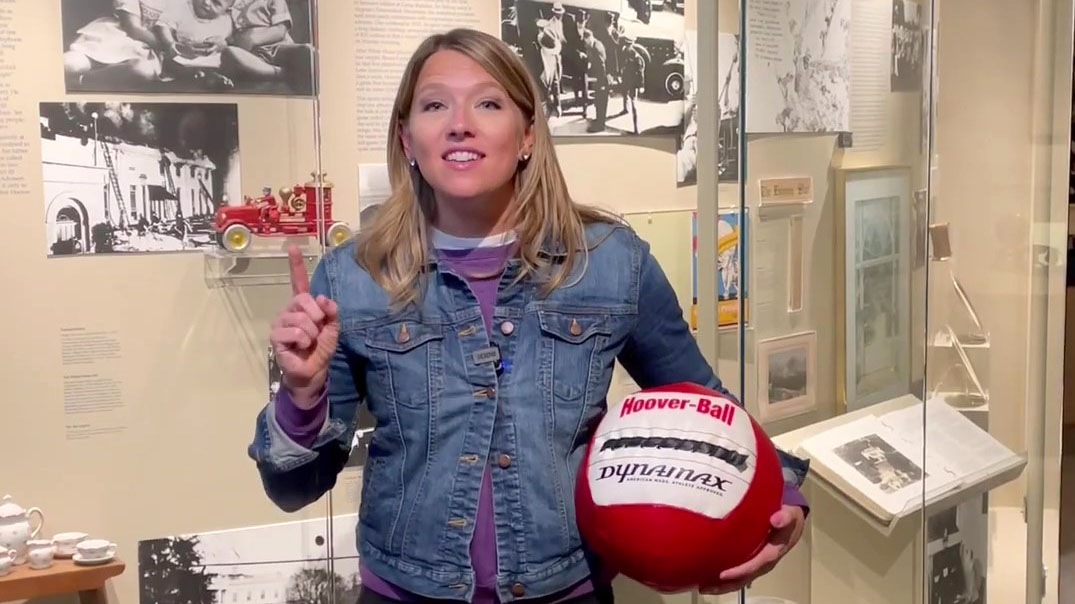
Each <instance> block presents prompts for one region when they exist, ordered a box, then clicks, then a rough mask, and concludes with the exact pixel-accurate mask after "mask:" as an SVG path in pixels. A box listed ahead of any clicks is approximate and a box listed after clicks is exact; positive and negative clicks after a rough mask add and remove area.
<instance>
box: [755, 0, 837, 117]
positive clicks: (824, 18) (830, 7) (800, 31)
mask: <svg viewBox="0 0 1075 604" xmlns="http://www.w3.org/2000/svg"><path fill="white" fill-rule="evenodd" d="M746 10H747V28H748V31H749V32H750V35H748V36H747V45H748V46H747V49H746V52H747V53H748V54H747V59H746V61H745V64H746V68H747V90H746V103H747V105H748V106H749V107H750V110H749V111H748V112H747V124H746V128H747V132H750V133H781V132H849V131H850V130H851V75H850V63H849V56H848V48H849V43H850V38H851V0H787V1H786V2H776V3H774V2H748V3H747V4H746Z"/></svg>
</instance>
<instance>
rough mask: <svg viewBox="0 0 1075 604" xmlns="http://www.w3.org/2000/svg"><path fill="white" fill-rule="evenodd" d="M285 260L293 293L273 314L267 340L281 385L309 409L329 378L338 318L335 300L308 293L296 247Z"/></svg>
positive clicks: (303, 407)
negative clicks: (273, 356) (274, 317)
mask: <svg viewBox="0 0 1075 604" xmlns="http://www.w3.org/2000/svg"><path fill="white" fill-rule="evenodd" d="M288 261H289V264H290V266H291V292H292V297H291V301H290V302H289V303H288V305H287V306H286V307H284V309H283V310H282V311H280V313H279V314H277V315H276V319H275V320H274V321H273V323H272V330H271V332H270V334H269V340H270V342H272V345H273V348H274V350H275V353H276V363H277V364H278V365H279V366H280V370H281V372H282V373H283V378H282V380H281V384H280V385H281V387H283V388H287V390H288V392H289V393H290V394H291V398H292V400H294V402H295V405H296V406H298V407H299V408H302V409H311V408H313V407H314V406H315V405H316V404H317V401H318V399H319V395H320V393H321V389H322V388H324V386H325V383H326V382H327V381H328V366H329V361H330V360H331V359H332V355H333V353H334V352H335V351H336V342H337V341H338V340H339V336H340V319H339V316H338V313H337V311H338V309H337V307H336V303H335V302H333V301H332V300H330V299H329V298H327V297H325V296H323V295H319V296H317V298H314V297H313V296H311V295H310V280H309V277H308V276H307V275H306V265H305V264H304V262H303V258H302V253H301V252H300V251H299V248H298V247H296V246H294V245H293V246H291V247H290V248H289V249H288Z"/></svg>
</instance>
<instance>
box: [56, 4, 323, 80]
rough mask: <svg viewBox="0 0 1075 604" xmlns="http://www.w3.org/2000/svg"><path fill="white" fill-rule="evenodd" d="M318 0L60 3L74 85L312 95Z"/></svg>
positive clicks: (68, 67)
mask: <svg viewBox="0 0 1075 604" xmlns="http://www.w3.org/2000/svg"><path fill="white" fill-rule="evenodd" d="M313 1H314V0H61V9H62V16H63V44H64V49H63V50H64V52H63V68H64V79H65V82H66V88H67V92H69V93H70V92H127V93H173V94H174V93H201V94H206V93H214V92H224V93H231V94H275V95H294V96H311V95H313V94H314V93H315V91H316V89H317V86H316V72H317V69H316V65H317V56H316V51H315V49H314V47H313V45H312V43H311V41H312V39H313V35H312V27H311V23H312V20H313V14H312V7H311V2H313Z"/></svg>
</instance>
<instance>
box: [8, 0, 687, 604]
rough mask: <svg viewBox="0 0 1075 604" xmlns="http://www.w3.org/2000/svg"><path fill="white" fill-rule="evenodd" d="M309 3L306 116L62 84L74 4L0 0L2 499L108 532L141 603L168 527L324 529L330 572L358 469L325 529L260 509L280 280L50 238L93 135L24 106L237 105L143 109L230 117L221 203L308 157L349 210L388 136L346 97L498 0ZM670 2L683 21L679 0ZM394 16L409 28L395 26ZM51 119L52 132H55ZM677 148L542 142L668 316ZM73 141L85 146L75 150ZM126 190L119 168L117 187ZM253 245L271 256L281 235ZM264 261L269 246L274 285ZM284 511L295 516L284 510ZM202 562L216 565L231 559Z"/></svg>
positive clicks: (292, 534)
mask: <svg viewBox="0 0 1075 604" xmlns="http://www.w3.org/2000/svg"><path fill="white" fill-rule="evenodd" d="M104 4H110V3H107V2H106V3H104ZM321 5H322V6H321V11H320V15H319V21H318V24H319V31H318V34H319V36H320V42H319V43H320V45H321V47H322V54H321V60H322V72H321V74H322V77H321V79H320V85H321V97H320V98H321V103H320V106H319V108H318V109H317V111H318V114H315V106H314V103H313V102H312V101H311V100H309V99H307V98H302V97H301V96H292V95H260V96H259V95H256V94H228V93H184V94H157V93H149V92H134V91H125V92H103V93H96V92H92V93H91V92H77V91H68V90H67V89H66V88H65V83H64V77H63V72H62V61H63V58H62V53H63V49H64V44H63V43H61V39H60V38H61V36H60V35H59V33H58V32H59V31H60V30H61V29H63V28H64V16H63V14H62V7H64V6H68V7H71V6H75V5H72V4H71V2H70V0H65V1H64V2H40V1H39V0H16V1H12V0H8V1H5V2H0V26H3V27H5V28H6V29H5V32H6V33H7V35H8V37H6V38H5V40H4V41H3V42H4V43H3V45H2V49H3V50H2V52H3V54H2V55H0V62H2V64H3V65H4V68H5V69H6V70H10V73H11V75H10V76H8V77H6V78H5V79H4V80H3V81H4V82H5V83H6V84H7V85H6V86H4V88H3V89H2V90H3V94H2V97H0V98H3V101H4V107H3V113H2V116H3V117H4V119H3V121H2V122H0V125H2V127H3V136H5V137H6V138H5V140H6V141H7V143H8V145H7V147H6V149H5V150H6V157H5V159H4V163H5V169H9V170H10V171H9V172H6V174H7V178H5V179H4V191H3V197H4V201H5V204H6V206H7V213H6V216H7V218H8V219H7V220H6V221H5V225H6V226H5V227H3V228H2V233H3V236H2V237H0V246H3V247H2V248H0V249H2V250H3V252H4V254H5V255H6V256H8V258H9V259H10V260H9V262H6V263H4V267H5V268H4V269H3V274H4V277H5V281H6V283H7V287H6V288H5V289H6V291H8V292H9V295H10V298H9V305H10V307H11V308H13V309H18V310H17V311H16V312H15V315H16V316H17V317H18V318H17V319H13V320H12V321H10V327H9V330H8V337H9V339H10V341H11V342H18V345H17V346H11V347H9V351H10V352H9V355H8V357H7V358H8V359H9V360H8V362H6V363H0V379H2V380H3V383H5V384H7V385H8V397H7V398H8V401H9V403H8V404H5V405H4V406H3V411H2V412H0V425H3V426H5V427H7V428H8V429H7V430H5V431H4V437H3V439H2V440H3V444H2V445H0V451H2V452H3V456H4V458H5V459H8V460H10V461H9V462H8V463H6V464H5V467H6V468H7V469H6V470H5V471H3V472H0V475H2V480H0V491H3V493H0V495H2V494H11V495H12V497H13V499H14V500H15V502H16V503H18V504H20V505H21V506H23V507H25V508H30V507H32V506H36V507H40V508H41V509H42V510H43V512H44V516H45V522H44V527H43V530H42V533H41V535H40V536H50V535H52V534H55V533H58V532H62V531H84V532H87V533H89V534H91V535H92V536H95V537H103V538H106V539H109V540H111V541H113V542H115V543H116V544H117V545H118V555H119V557H120V558H121V559H122V560H124V561H125V562H126V563H127V569H126V571H125V572H124V573H123V574H122V575H121V576H119V577H117V578H116V579H114V580H113V581H111V582H110V587H109V595H110V596H112V598H113V601H115V602H118V603H120V604H132V603H135V602H138V601H139V547H140V544H141V545H142V547H145V546H146V544H147V543H148V542H152V541H153V540H158V539H165V538H169V537H173V536H185V537H190V536H196V538H197V539H200V540H201V542H202V543H214V544H215V543H218V542H219V543H220V544H222V545H219V546H214V547H218V548H219V550H220V552H224V551H225V550H226V549H228V548H231V549H233V550H234V551H235V552H238V553H241V554H242V555H243V562H244V563H247V564H249V563H255V564H256V563H265V564H270V563H275V562H279V561H282V560H289V561H292V563H291V566H294V565H295V564H296V562H294V561H295V560H296V559H301V558H304V557H309V558H316V557H319V556H326V555H327V554H328V552H329V549H328V546H326V545H320V544H318V543H317V542H316V541H315V537H316V536H317V535H324V534H325V533H326V531H328V530H331V531H332V533H333V538H332V539H330V541H331V542H332V544H333V545H334V547H335V554H336V555H337V556H339V557H340V558H341V560H340V561H338V563H337V572H341V574H344V573H343V571H341V570H340V569H349V567H348V566H347V565H348V564H349V563H353V562H354V560H349V561H348V560H343V559H342V558H345V557H347V556H345V555H344V554H342V553H341V552H345V551H346V550H348V548H350V549H352V550H353V547H354V546H353V526H354V524H353V522H354V518H353V516H351V517H348V516H347V515H349V514H353V512H354V511H355V510H356V509H357V508H356V506H357V490H358V484H359V480H360V479H361V473H360V468H348V469H346V470H345V471H344V472H343V473H342V474H341V477H340V481H339V485H338V487H337V489H336V490H335V491H334V493H333V509H332V511H333V513H335V514H337V515H340V516H341V519H340V520H339V521H338V522H336V523H335V524H333V525H332V526H331V527H329V526H327V524H326V522H325V518H326V515H327V514H328V513H329V508H328V507H327V506H326V501H325V500H322V501H320V502H318V503H315V504H312V505H311V506H309V507H307V508H306V509H304V510H302V511H300V512H297V513H295V514H285V513H284V512H282V511H280V510H278V509H276V508H275V507H274V506H273V505H272V504H271V502H269V500H268V499H267V498H266V497H265V495H264V493H263V491H262V488H261V485H260V482H259V479H258V476H257V474H256V471H255V468H254V465H253V462H252V461H251V460H250V459H249V458H248V457H247V454H246V446H247V444H248V442H249V441H250V439H251V437H252V431H253V425H254V416H255V414H256V413H257V412H258V410H260V409H261V408H262V406H263V405H264V404H265V403H266V401H267V399H268V396H269V387H270V386H269V375H268V369H267V366H268V363H267V360H266V351H267V347H268V341H267V337H268V326H269V322H270V321H271V319H272V317H273V316H274V314H275V313H276V312H277V310H278V308H279V307H280V306H281V305H282V304H283V303H285V301H286V300H287V299H288V298H289V296H290V289H289V287H288V286H287V285H286V284H285V283H279V284H275V285H259V286H251V287H242V286H234V285H228V286H221V283H219V282H217V281H215V280H214V279H213V278H209V277H207V265H209V264H213V265H214V266H216V264H217V262H216V261H210V260H207V259H206V248H205V247H200V246H199V247H190V248H185V249H178V250H160V249H151V247H150V246H149V245H148V244H146V246H144V247H141V248H137V246H136V245H134V244H133V243H132V245H131V246H130V248H129V251H122V252H121V251H118V250H117V251H114V252H112V253H86V254H62V253H58V252H56V251H55V249H53V250H51V251H50V250H49V244H50V243H52V241H50V240H49V238H50V236H52V235H53V234H54V232H55V231H56V230H57V229H59V228H60V227H57V226H56V225H55V224H53V225H50V224H49V208H50V207H52V208H53V211H54V213H56V212H58V211H57V210H56V207H57V206H54V205H53V206H50V203H51V202H54V201H55V200H56V199H58V198H64V199H66V198H65V197H64V196H65V195H66V196H68V197H71V196H73V195H74V194H73V193H72V190H75V191H80V192H81V193H79V194H83V195H86V194H89V193H88V191H89V190H90V189H87V185H86V184H85V183H84V182H68V180H70V179H72V178H75V177H74V176H71V174H70V172H71V169H70V168H71V166H70V165H68V164H72V163H78V162H84V161H89V160H85V158H84V157H83V156H84V155H85V156H87V157H93V151H92V150H87V149H92V146H93V142H92V137H93V134H92V133H91V132H89V131H88V130H87V131H86V136H88V137H89V142H88V146H87V144H80V143H79V141H78V138H77V136H76V137H75V138H74V139H73V140H70V137H67V138H61V141H62V144H63V145H67V147H62V148H61V147H57V146H56V145H53V147H56V148H57V149H61V151H55V152H54V153H60V156H59V157H57V156H55V155H49V153H53V152H50V151H48V150H47V148H48V147H49V145H52V144H53V142H54V141H52V140H48V141H44V142H43V141H42V132H43V131H44V130H42V127H41V126H40V124H39V122H40V121H41V120H39V119H36V117H37V116H39V115H40V114H41V107H40V105H39V103H40V102H44V101H47V102H51V103H58V104H63V105H60V106H58V107H59V109H57V111H59V112H60V113H64V109H66V113H67V114H68V115H75V114H79V113H80V112H84V113H86V114H89V113H90V111H92V110H97V111H98V112H99V117H100V118H101V119H113V120H116V122H117V123H120V122H122V123H123V124H124V126H125V127H127V126H128V125H129V124H128V122H133V123H134V125H133V126H130V127H138V126H145V124H141V123H139V122H138V120H139V119H141V118H145V116H146V115H150V114H149V113H139V112H138V111H135V112H134V113H133V114H131V113H125V111H127V110H128V108H127V107H125V106H118V105H116V106H111V105H89V106H82V105H80V103H83V102H87V103H132V104H135V106H136V107H142V108H144V107H145V106H143V105H139V104H141V103H162V102H166V103H180V104H185V105H186V104H197V105H206V104H214V105H215V104H225V105H228V106H233V107H234V109H235V112H234V118H235V121H234V122H227V121H213V119H214V118H213V116H217V118H219V115H218V114H215V113H211V112H210V114H208V115H210V117H209V118H206V117H205V114H198V115H196V116H195V117H194V118H191V117H190V116H189V115H183V116H182V117H177V116H176V115H174V114H171V113H167V112H164V113H162V114H161V115H158V116H151V117H150V118H145V119H149V120H152V119H157V120H159V121H157V122H154V124H155V125H157V126H159V127H161V128H162V129H163V128H165V127H166V126H167V125H168V123H169V122H172V121H174V120H175V119H208V120H209V121H208V122H207V123H203V124H200V125H199V128H197V132H198V133H199V134H201V135H202V136H208V134H207V132H208V131H211V130H215V129H221V128H223V129H226V128H234V130H235V153H234V154H233V155H232V156H231V158H232V159H233V160H237V161H236V162H235V163H234V164H232V166H233V169H232V172H231V173H230V176H229V177H228V178H227V179H226V180H225V181H223V182H222V183H220V187H223V188H224V189H225V190H226V191H225V192H226V193H227V194H228V195H229V197H230V198H231V199H232V200H233V201H236V200H238V199H239V198H240V197H241V196H242V195H251V196H257V195H260V194H261V192H262V189H263V187H269V188H271V189H273V190H277V189H279V188H280V187H282V186H290V185H294V184H299V183H302V182H304V181H306V180H309V178H310V172H312V171H317V170H320V171H323V172H326V173H327V177H328V180H329V181H331V182H332V183H333V185H334V198H335V207H334V213H335V215H336V216H337V217H339V218H343V219H344V220H347V221H350V222H351V223H352V225H356V224H357V222H358V220H357V217H358V212H359V195H358V193H359V188H360V183H359V178H358V173H359V165H360V164H373V165H376V164H378V163H383V161H384V155H383V150H381V149H380V148H378V147H382V146H383V141H381V142H378V141H374V142H365V143H364V142H363V141H368V140H369V139H370V138H371V137H372V133H373V132H374V131H375V132H376V133H377V134H379V135H380V136H382V137H383V135H384V133H385V132H386V130H387V125H386V124H385V123H381V122H382V114H381V113H376V112H374V111H373V110H371V109H369V108H368V107H367V106H363V105H362V103H361V101H362V100H364V99H366V97H363V95H364V94H369V95H370V96H369V97H368V100H369V101H370V102H369V103H368V105H376V106H377V107H378V108H380V109H382V110H383V109H385V107H384V103H385V97H384V92H385V91H386V90H388V89H389V88H391V92H393V93H394V86H395V80H393V79H392V78H389V76H385V75H384V73H390V72H391V65H392V63H391V61H398V58H399V56H400V54H399V53H403V54H409V52H410V50H411V49H412V48H413V45H414V43H416V41H417V40H418V39H420V37H421V36H422V35H423V34H424V33H425V32H426V31H429V30H432V29H437V28H440V27H444V26H446V25H448V24H460V25H463V24H471V25H477V26H479V27H481V28H483V29H485V30H487V31H490V32H493V33H496V32H497V31H498V27H499V23H500V19H499V3H497V2H495V1H493V0H473V1H471V2H464V1H454V2H453V1H443V2H438V3H431V2H403V3H402V4H401V5H400V6H401V7H402V8H400V9H398V10H397V9H396V8H392V9H391V10H386V3H383V2H374V1H370V0H363V1H357V2H354V3H353V6H352V3H344V2H335V1H332V2H327V3H326V2H322V3H321ZM434 5H435V6H434ZM431 7H432V8H431ZM78 8H81V7H78V6H75V9H78ZM72 10H74V9H72ZM69 18H70V17H69ZM686 18H687V19H688V20H689V19H691V18H692V16H691V13H690V12H689V10H688V12H687V17H686ZM401 20H402V21H401ZM28 24H33V32H34V33H31V29H30V28H29V27H28ZM398 25H404V26H405V30H400V29H398V28H395V29H391V28H393V27H395V26H398ZM374 29H379V30H380V37H379V38H377V39H378V40H379V42H380V44H382V46H381V47H377V48H370V47H369V46H368V45H366V44H364V43H363V41H362V40H363V39H364V38H363V37H362V35H360V33H361V32H367V33H368V32H369V31H371V30H374ZM70 31H71V30H70V28H68V29H67V33H66V34H65V35H66V36H68V39H69V36H70ZM389 31H391V32H392V33H391V36H387V35H386V32H389ZM405 32H411V33H412V34H413V35H409V34H406V33H405ZM392 53H396V54H392ZM389 55H392V56H389ZM371 57H373V58H371ZM369 61H382V62H384V63H385V64H386V66H384V67H382V68H380V69H381V70H382V71H379V72H378V73H380V74H381V76H383V77H385V78H389V79H386V80H382V81H380V82H379V85H380V88H379V89H376V90H373V91H370V90H369V88H368V85H369V84H370V81H369V80H367V81H366V82H364V83H362V84H361V85H360V83H359V82H358V78H357V77H356V72H357V71H358V67H357V65H359V64H366V63H368V62H369ZM369 71H376V70H373V69H371V70H369ZM382 72H383V73H382ZM381 76H379V77H381ZM394 77H398V75H397V76H394ZM387 100H388V101H390V100H391V99H390V98H388V99H387ZM211 109H217V108H211ZM613 109H616V107H614V106H613V107H610V114H611V113H614V111H613ZM363 112H368V113H363ZM224 113H225V117H227V111H225V112H224ZM81 117H82V118H83V119H85V117H86V116H81ZM52 122H53V123H52V124H51V125H50V126H49V127H50V128H52V127H55V126H56V120H55V119H54V120H52ZM87 123H89V122H87ZM209 134H211V132H210V133H209ZM50 136H51V135H50ZM147 136H150V138H152V133H149V134H147ZM12 141H18V143H12ZM675 145H676V142H675V138H674V137H670V136H667V135H661V136H647V135H642V136H639V137H637V138H634V139H633V140H630V141H625V140H623V137H609V138H608V140H607V142H606V141H600V142H597V141H595V140H594V137H585V138H584V137H581V136H580V137H577V138H574V137H568V138H566V139H560V140H559V141H558V150H559V151H560V153H561V161H562V162H563V166H564V169H565V173H566V174H567V177H568V180H569V183H570V185H571V187H572V190H573V192H574V193H575V195H576V197H577V198H578V199H579V200H581V201H585V202H589V203H595V204H599V205H603V206H605V207H608V208H610V209H612V210H614V211H617V212H619V213H622V214H624V215H626V216H627V218H628V219H629V220H630V221H631V222H632V223H634V224H636V225H637V226H638V228H639V230H640V231H642V232H644V233H645V234H646V237H647V239H649V240H650V241H651V243H652V245H653V248H654V251H655V253H656V254H657V255H658V257H659V258H660V260H661V262H662V265H663V266H665V267H666V270H668V272H669V274H670V278H671V279H672V280H673V282H674V284H675V287H676V290H677V293H680V294H681V300H683V301H684V310H685V311H686V310H688V309H689V297H690V270H691V269H690V249H689V246H688V245H687V243H686V242H687V241H689V239H684V235H685V234H686V235H687V236H688V237H689V233H690V212H691V211H692V210H693V209H694V207H695V205H696V200H695V192H694V188H693V187H679V186H677V182H676V163H675ZM150 146H152V144H151V145H150ZM62 149H66V151H63V150H62ZM63 153H67V155H63ZM75 154H80V155H79V157H80V158H82V159H79V160H78V162H76V161H75V160H73V159H71V158H72V157H74V155H75ZM86 154H89V155H86ZM97 157H98V161H100V155H98V156H97ZM46 164H47V165H46ZM95 168H96V169H100V166H99V165H98V166H95ZM610 174H614V175H615V177H614V178H610V177H609V175H610ZM77 178H78V179H82V178H84V175H82V173H81V172H80V173H79V176H77ZM45 180H48V182H44V181H45ZM13 183H17V184H13ZM126 186H127V183H126V181H124V183H123V189H124V191H125V192H126ZM158 205H159V204H158ZM146 207H147V208H148V207H154V206H153V204H152V203H150V204H149V205H147V206H146ZM113 211H116V210H113ZM651 212H652V216H650V213H651ZM112 217H113V218H115V215H113V216H112ZM97 218H98V219H100V218H101V217H100V216H98V217H97ZM53 222H55V221H53ZM43 243H44V244H45V245H42V244H43ZM257 245H258V246H259V248H260V249H261V250H264V251H272V250H279V249H281V248H282V245H283V244H282V242H280V241H278V240H274V241H271V242H268V243H266V242H258V243H257ZM210 255H212V254H210ZM282 268H283V264H282V262H280V261H279V260H278V263H277V265H276V269H275V270H276V275H277V277H276V279H277V280H279V274H280V270H281V269H282ZM299 520H307V521H309V522H307V523H305V524H292V523H294V522H295V521H299ZM278 523H286V524H278ZM35 524H36V521H35ZM246 529H249V530H246ZM349 542H350V543H349ZM221 557H222V558H226V556H225V555H224V554H221ZM299 562H300V563H301V560H300V561H299ZM217 564H218V565H219V566H217V567H216V568H217V570H220V569H224V568H229V569H233V568H234V567H233V566H230V565H229V564H227V563H225V562H221V561H217ZM283 572H287V569H286V568H285V569H284V571H283ZM348 572H350V570H348ZM653 597H654V596H652V595H647V596H645V598H650V599H652V598H653ZM656 601H659V599H657V600H656ZM666 601H668V602H675V601H680V600H677V599H676V598H673V597H670V598H668V599H667V600H666Z"/></svg>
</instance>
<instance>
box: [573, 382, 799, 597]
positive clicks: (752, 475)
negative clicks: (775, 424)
mask: <svg viewBox="0 0 1075 604" xmlns="http://www.w3.org/2000/svg"><path fill="white" fill-rule="evenodd" d="M782 497H783V475H782V472H781V468H780V459H779V457H778V456H777V453H776V448H775V447H774V445H773V443H772V441H771V440H769V437H768V436H767V435H766V434H765V432H764V431H763V430H762V428H761V426H760V425H759V424H758V423H757V422H756V421H754V418H752V417H751V416H750V415H749V414H748V413H747V412H746V410H745V409H743V408H742V407H740V406H738V405H736V404H735V402H734V401H733V400H732V399H730V398H728V397H726V396H725V395H722V394H720V393H719V392H716V391H713V390H710V389H707V388H703V387H701V386H698V385H695V384H672V385H669V386H665V387H661V388H652V389H648V390H643V391H641V392H638V393H636V394H633V395H630V396H628V397H626V398H625V399H624V400H623V401H621V402H620V404H619V405H609V409H608V412H607V413H606V414H605V416H604V417H603V418H602V420H601V422H600V424H598V426H597V430H596V432H595V433H594V435H593V437H592V438H591V440H590V444H589V446H588V448H587V451H586V456H585V458H584V459H583V461H582V465H581V467H580V469H579V475H578V481H577V483H576V488H575V506H576V518H577V521H578V526H579V531H580V534H581V536H582V538H583V540H584V541H585V542H586V544H587V546H588V547H589V548H591V549H592V550H593V551H594V552H595V553H596V554H598V555H599V556H601V557H602V558H603V559H604V561H605V563H607V564H608V565H609V566H611V567H612V569H614V570H615V571H617V572H619V573H621V574H623V575H626V576H627V577H630V578H631V579H634V580H635V581H638V582H639V583H642V584H644V585H647V586H649V587H651V588H653V589H655V590H657V591H660V592H664V593H675V592H682V591H687V590H690V589H695V588H705V587H708V586H714V585H717V584H719V583H721V581H720V573H721V572H723V571H724V570H727V569H729V568H733V567H735V566H738V565H740V564H742V563H743V562H746V561H748V560H750V559H751V558H753V557H754V555H756V554H757V553H758V551H760V550H761V548H762V546H764V544H765V541H766V538H767V537H768V534H769V531H770V530H771V526H772V525H771V523H770V518H771V517H772V515H773V514H774V513H775V512H777V511H778V510H779V509H780V507H781V501H782Z"/></svg>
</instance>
